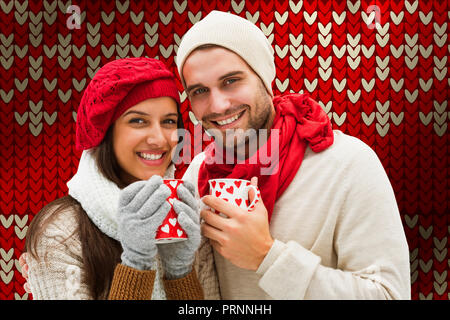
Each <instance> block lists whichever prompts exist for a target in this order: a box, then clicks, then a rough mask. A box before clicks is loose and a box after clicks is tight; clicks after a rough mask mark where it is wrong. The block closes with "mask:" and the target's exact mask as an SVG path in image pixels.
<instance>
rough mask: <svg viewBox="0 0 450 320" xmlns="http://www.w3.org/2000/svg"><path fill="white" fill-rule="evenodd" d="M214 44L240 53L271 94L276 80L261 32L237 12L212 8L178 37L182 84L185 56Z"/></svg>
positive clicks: (177, 59)
mask: <svg viewBox="0 0 450 320" xmlns="http://www.w3.org/2000/svg"><path fill="white" fill-rule="evenodd" d="M205 44H214V45H218V46H221V47H224V48H226V49H228V50H231V51H233V52H234V53H236V54H237V55H239V56H240V57H241V58H242V59H243V60H244V61H245V62H247V64H248V65H249V66H250V67H251V68H252V69H253V71H255V73H256V74H257V75H258V76H259V77H260V78H261V80H262V81H263V83H264V85H265V86H266V88H267V90H268V92H269V93H270V94H271V95H272V96H273V93H272V81H273V80H274V79H275V62H274V51H273V48H272V46H271V45H270V43H269V41H268V40H267V38H266V36H265V35H264V33H263V32H262V31H261V30H260V29H259V28H258V27H257V26H255V25H254V24H253V23H251V22H250V21H248V20H246V19H244V18H241V17H239V16H237V15H234V14H231V13H227V12H221V11H216V10H214V11H211V12H210V13H209V14H208V15H207V16H206V17H205V18H204V19H202V20H200V21H199V22H197V23H196V24H194V25H193V26H192V27H191V29H189V30H188V32H186V34H185V35H184V36H183V38H182V39H181V43H180V46H179V47H178V52H177V57H176V63H177V66H178V73H179V74H180V77H181V81H182V83H183V86H185V82H184V77H183V72H182V71H183V66H184V63H185V61H186V59H187V57H188V56H189V55H190V54H191V53H192V51H194V50H195V49H196V48H198V47H199V46H202V45H205Z"/></svg>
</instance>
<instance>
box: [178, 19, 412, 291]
mask: <svg viewBox="0 0 450 320" xmlns="http://www.w3.org/2000/svg"><path fill="white" fill-rule="evenodd" d="M176 63H177V66H178V71H179V74H180V77H181V80H182V82H183V85H184V88H185V90H186V92H187V95H188V98H189V100H190V103H191V106H192V111H193V112H194V114H195V116H196V118H197V119H198V120H199V121H200V122H201V123H202V125H203V127H204V128H205V129H206V130H207V131H208V132H210V133H211V134H212V135H213V136H214V137H215V142H214V143H212V144H211V145H210V146H209V147H208V148H207V149H206V150H205V152H203V153H201V154H199V155H197V156H196V157H195V158H194V159H193V161H192V163H191V165H190V166H189V168H188V169H187V171H186V174H185V176H184V179H187V180H190V181H192V182H194V184H195V185H196V186H197V194H198V196H199V197H202V201H203V203H204V204H205V207H204V208H203V210H202V211H201V217H202V218H203V219H204V224H203V226H202V232H203V235H204V236H205V237H207V238H209V239H210V241H211V244H212V246H213V248H214V256H215V262H216V268H217V272H218V277H219V282H220V289H221V295H222V298H223V299H410V269H409V252H408V245H407V242H406V237H405V234H404V231H403V227H402V223H401V219H400V215H399V211H398V207H397V204H396V200H395V197H394V193H393V190H392V187H391V185H390V183H389V179H388V177H387V175H386V173H385V171H384V169H383V166H382V164H381V162H380V161H379V159H378V157H377V156H376V154H375V153H374V152H373V150H372V149H371V148H370V147H368V146H367V145H366V144H364V143H363V142H362V141H360V140H358V139H356V138H354V137H350V136H348V135H345V134H343V133H342V132H340V131H332V130H331V124H330V122H329V119H328V117H327V115H326V114H325V113H324V111H323V110H321V108H320V106H319V105H318V104H317V103H316V102H315V101H313V100H311V99H310V98H308V97H307V96H306V95H300V94H289V95H283V96H281V97H274V96H273V93H272V87H271V83H272V81H273V80H274V78H275V65H274V51H273V49H272V47H271V45H270V44H269V42H268V41H267V38H266V37H265V35H264V34H263V33H262V31H261V30H260V29H258V28H257V27H256V26H255V25H253V24H252V23H250V22H249V21H247V20H245V19H243V18H240V17H238V16H235V15H232V14H229V13H224V12H218V11H213V12H211V13H210V14H208V15H207V16H206V17H205V18H204V19H203V20H201V21H199V22H198V23H196V24H195V25H194V26H193V27H192V28H191V29H190V30H189V31H188V32H187V33H186V34H185V35H184V37H183V39H182V41H181V43H180V46H179V49H178V52H177V57H176ZM265 129H266V130H270V137H269V138H268V140H266V141H264V140H260V139H259V138H260V137H261V136H264V135H263V132H264V131H263V130H265ZM249 130H253V131H252V132H256V137H257V138H258V139H256V138H254V135H253V138H252V135H247V134H246V132H248V131H249ZM230 133H232V134H233V133H234V134H233V135H232V139H229V135H230ZM273 141H277V142H278V144H276V145H275V148H274V147H273V146H274V145H273V144H272V142H273ZM258 142H259V143H258ZM255 144H256V149H257V153H256V155H257V156H261V154H260V151H261V150H263V149H264V150H265V151H267V150H266V149H267V148H268V147H267V146H268V145H270V146H271V147H270V149H271V150H270V154H271V158H270V159H271V161H270V163H269V164H267V162H265V163H262V162H261V161H259V162H257V163H256V164H255V163H250V164H245V163H240V162H239V161H238V159H241V160H242V158H244V159H247V160H249V159H255V152H252V151H251V150H255V149H252V147H254V146H255ZM225 154H227V155H228V154H232V155H233V156H234V159H235V160H236V163H232V164H229V163H226V162H225V163H224V161H220V160H223V155H225ZM221 155H222V156H221ZM259 159H260V158H259ZM247 162H248V161H247ZM272 165H273V167H272V170H269V171H267V170H266V171H264V169H268V168H269V167H270V166H272ZM274 168H275V169H274ZM264 172H265V173H264ZM255 177H256V178H255ZM213 178H239V179H247V180H250V179H252V182H253V183H256V181H257V183H258V187H259V188H260V189H261V198H262V201H260V202H258V203H257V205H256V208H255V210H254V211H252V212H250V213H249V212H247V211H245V210H242V209H240V208H238V207H236V206H233V205H231V204H230V203H228V202H226V201H224V200H221V199H219V198H216V197H213V196H209V195H207V194H208V180H209V179H213ZM211 208H212V209H215V210H216V211H219V212H221V213H223V214H224V215H226V216H227V217H223V216H221V215H217V214H216V213H213V212H212V210H210V209H211Z"/></svg>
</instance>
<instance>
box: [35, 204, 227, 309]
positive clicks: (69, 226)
mask: <svg viewBox="0 0 450 320" xmlns="http://www.w3.org/2000/svg"><path fill="white" fill-rule="evenodd" d="M76 228H77V222H76V220H75V216H74V213H73V211H72V210H70V209H68V210H66V211H64V212H62V213H61V214H59V215H58V217H57V218H56V219H55V220H54V221H53V222H52V223H51V224H50V225H49V226H48V228H46V230H45V233H44V234H42V235H41V237H40V238H39V242H38V246H37V253H38V255H39V257H44V259H39V260H35V259H32V258H31V256H30V255H28V256H27V264H28V266H29V272H28V283H29V284H30V288H31V292H32V294H33V299H34V300H91V299H92V297H91V296H90V294H89V289H88V287H87V285H86V283H84V282H83V277H84V272H85V271H84V264H83V260H82V255H81V242H80V238H79V236H78V235H77V234H76V233H74V232H75V230H76ZM63 241H64V242H63ZM194 268H195V270H196V271H197V275H198V279H199V282H200V284H201V285H202V287H203V292H204V296H205V299H220V295H219V291H218V284H217V277H216V273H215V269H214V260H213V255H212V252H211V247H210V246H209V244H208V243H207V242H206V241H205V240H203V241H202V244H201V246H200V249H199V251H198V252H197V255H196V260H195V262H194ZM163 274H164V273H163V270H162V267H161V262H160V260H159V259H157V276H156V278H155V284H154V287H153V294H152V300H165V299H166V294H165V292H164V285H163V283H162V275H163Z"/></svg>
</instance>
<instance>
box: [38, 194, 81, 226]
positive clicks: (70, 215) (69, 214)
mask: <svg viewBox="0 0 450 320" xmlns="http://www.w3.org/2000/svg"><path fill="white" fill-rule="evenodd" d="M79 210H81V206H80V204H79V203H78V201H76V200H75V199H73V198H72V197H70V196H66V197H62V198H59V199H57V200H55V201H52V202H50V203H49V204H47V205H46V206H45V207H44V208H42V210H41V211H40V212H39V213H38V214H42V215H44V217H42V218H43V219H41V220H42V221H41V224H42V226H45V227H44V228H43V230H42V231H44V232H45V233H48V232H50V233H51V232H57V233H61V234H67V233H69V232H70V233H71V232H72V231H74V230H75V229H76V227H77V225H78V223H77V215H78V213H79Z"/></svg>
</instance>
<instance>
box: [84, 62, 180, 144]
mask: <svg viewBox="0 0 450 320" xmlns="http://www.w3.org/2000/svg"><path fill="white" fill-rule="evenodd" d="M158 97H171V98H173V99H174V100H175V101H176V102H177V107H178V112H179V106H180V97H179V94H178V89H177V86H176V82H175V76H174V75H173V73H172V72H171V71H170V70H169V69H167V67H166V66H165V65H164V64H163V63H162V62H161V61H159V60H156V59H151V58H126V59H119V60H115V61H112V62H109V63H107V64H105V65H104V66H103V67H102V68H100V69H99V70H98V71H97V73H96V74H95V76H94V78H93V79H92V80H91V82H90V83H89V85H88V86H87V88H86V90H85V91H84V94H83V97H82V98H81V103H80V106H79V107H78V113H77V122H76V148H77V149H78V150H85V149H90V148H93V147H96V146H98V145H99V144H100V142H101V141H102V140H103V138H104V136H105V134H106V131H107V130H108V128H109V127H110V125H111V124H113V123H114V121H116V120H117V118H119V117H120V116H121V115H122V114H123V113H124V112H125V111H126V110H127V109H129V108H131V107H132V106H134V105H136V104H138V103H139V102H141V101H144V100H146V99H150V98H158Z"/></svg>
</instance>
